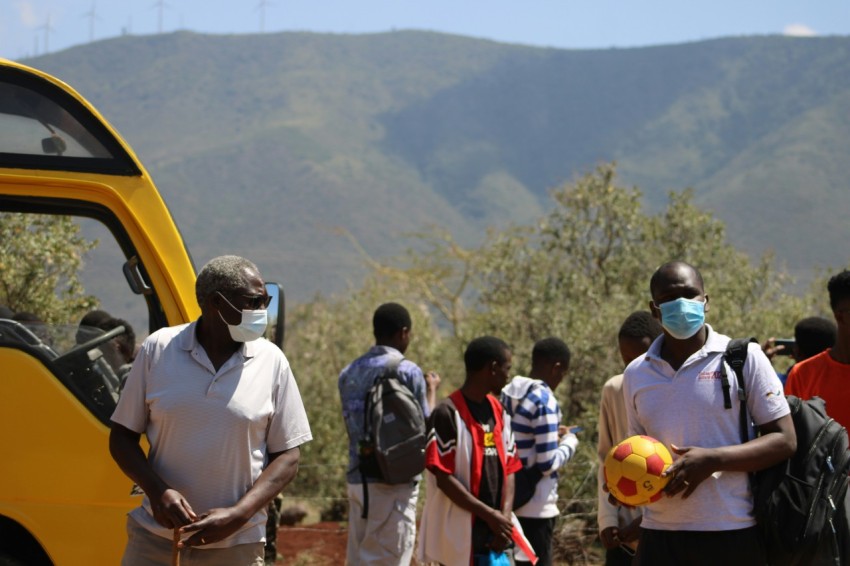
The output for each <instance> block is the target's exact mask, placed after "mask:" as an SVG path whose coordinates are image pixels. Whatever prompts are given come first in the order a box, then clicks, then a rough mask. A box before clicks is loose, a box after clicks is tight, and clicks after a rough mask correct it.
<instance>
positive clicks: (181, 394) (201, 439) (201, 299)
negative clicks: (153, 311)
mask: <svg viewBox="0 0 850 566" xmlns="http://www.w3.org/2000/svg"><path fill="white" fill-rule="evenodd" d="M195 289H196V294H197V298H198V303H199V304H200V306H201V313H202V314H201V317H200V318H199V319H198V320H197V321H195V322H192V323H190V324H185V325H182V326H176V327H172V328H163V329H161V330H158V331H157V332H154V333H153V334H152V335H151V336H150V337H148V339H147V340H145V341H144V343H143V344H142V346H141V349H140V351H139V353H138V355H137V357H136V359H135V362H134V364H133V369H132V370H131V372H130V374H129V376H128V378H127V382H126V385H125V386H124V389H123V391H122V394H121V398H120V400H119V402H118V406H117V408H116V409H115V412H114V414H113V415H112V432H111V434H110V438H109V448H110V452H111V453H112V457H113V458H114V459H115V461H116V462H117V463H118V465H119V466H120V467H121V469H122V470H123V471H124V473H125V474H127V476H129V477H130V478H131V479H132V480H133V481H135V482H136V483H137V484H138V485H139V486H140V487H141V488H142V490H143V491H144V492H145V498H144V500H143V502H142V505H141V506H140V507H138V508H136V509H134V510H133V511H131V512H130V514H129V517H128V520H127V533H128V543H127V547H126V549H125V552H124V558H123V560H122V564H123V565H124V566H139V565H144V566H148V565H155V564H156V565H158V564H162V565H168V564H171V553H172V540H173V533H174V529H179V535H180V536H181V538H182V542H181V543H180V546H181V549H182V550H181V553H182V555H183V556H184V559H185V560H186V562H191V563H192V564H204V565H222V566H223V565H228V566H241V565H252V566H261V565H262V564H263V546H264V545H263V541H264V539H265V525H266V507H267V505H268V503H269V501H270V500H271V499H272V498H274V496H275V495H276V494H278V493H280V491H281V490H282V489H283V488H284V487H285V486H286V485H287V484H288V483H289V482H291V481H292V479H293V478H294V477H295V474H296V472H297V471H298V459H299V456H300V452H299V448H298V447H299V446H300V445H301V444H303V443H305V442H307V441H309V440H311V439H312V434H311V432H310V426H309V424H308V422H307V416H306V413H305V411H304V405H303V403H302V401H301V395H300V393H299V391H298V386H297V384H296V383H295V378H294V377H293V375H292V370H291V369H290V367H289V362H288V361H287V359H286V357H285V356H284V355H283V353H282V352H281V351H280V350H279V349H278V348H277V347H276V346H275V345H273V344H271V343H270V342H267V341H266V340H264V339H259V338H260V336H262V333H263V330H264V329H265V326H266V311H265V309H266V307H267V306H268V303H269V297H268V295H267V293H266V290H265V284H264V282H263V279H262V277H261V276H260V273H259V270H258V269H257V267H256V266H255V265H254V264H253V263H251V262H250V261H248V260H246V259H243V258H240V257H236V256H222V257H218V258H215V259H213V260H212V261H210V262H209V263H208V264H207V265H206V266H204V268H203V269H202V270H201V272H200V274H199V275H198V280H197V283H196V286H195ZM142 433H144V434H145V435H146V436H147V438H148V441H149V442H150V447H151V448H150V454H149V455H148V456H147V457H146V456H145V453H144V452H143V450H142V448H141V446H140V444H139V440H140V437H141V434H142Z"/></svg>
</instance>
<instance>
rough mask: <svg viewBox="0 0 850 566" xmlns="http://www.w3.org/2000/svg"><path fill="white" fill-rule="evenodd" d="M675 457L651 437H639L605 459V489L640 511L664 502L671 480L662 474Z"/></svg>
mask: <svg viewBox="0 0 850 566" xmlns="http://www.w3.org/2000/svg"><path fill="white" fill-rule="evenodd" d="M672 463H673V457H672V456H671V455H670V451H669V450H667V447H666V446H664V445H663V444H661V443H660V442H658V441H657V440H655V439H654V438H652V437H651V436H643V435H635V436H631V437H629V438H627V439H625V440H624V441H622V442H620V443H619V444H617V445H616V446H614V447H613V448H611V450H610V451H609V452H608V455H607V456H606V457H605V467H604V470H605V485H606V486H608V491H609V492H610V493H611V494H612V495H613V496H614V497H615V498H617V500H618V501H620V502H621V503H625V504H626V505H631V506H633V507H637V506H639V505H648V504H650V503H653V502H655V501H658V500H659V499H660V498H661V495H662V493H661V490H662V489H664V486H665V485H667V481H668V480H669V479H670V478H665V477H661V473H662V472H663V471H664V470H666V469H667V468H668V467H670V464H672Z"/></svg>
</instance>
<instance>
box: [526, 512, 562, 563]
mask: <svg viewBox="0 0 850 566" xmlns="http://www.w3.org/2000/svg"><path fill="white" fill-rule="evenodd" d="M517 519H519V524H520V525H522V531H523V532H524V533H525V538H527V539H528V542H530V543H531V548H533V549H534V553H535V554H536V555H537V559H538V561H537V566H552V535H553V534H554V532H555V520H556V519H557V517H550V518H548V519H531V518H529V517H517ZM516 564H517V566H524V565H525V564H531V562H521V561H519V560H517V561H516Z"/></svg>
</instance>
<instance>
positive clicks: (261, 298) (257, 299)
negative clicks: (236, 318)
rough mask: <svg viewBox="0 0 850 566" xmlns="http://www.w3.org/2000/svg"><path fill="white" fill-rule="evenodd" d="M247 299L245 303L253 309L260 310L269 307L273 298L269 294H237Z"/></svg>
mask: <svg viewBox="0 0 850 566" xmlns="http://www.w3.org/2000/svg"><path fill="white" fill-rule="evenodd" d="M237 296H238V297H242V298H243V299H245V301H246V302H245V304H246V305H247V306H248V308H249V309H251V310H252V311H258V310H262V309H266V308H268V307H269V303H271V302H272V298H271V296H269V295H237Z"/></svg>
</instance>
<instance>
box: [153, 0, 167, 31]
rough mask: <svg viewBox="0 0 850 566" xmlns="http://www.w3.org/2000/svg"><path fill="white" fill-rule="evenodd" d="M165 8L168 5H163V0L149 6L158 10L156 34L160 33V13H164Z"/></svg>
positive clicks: (157, 0)
mask: <svg viewBox="0 0 850 566" xmlns="http://www.w3.org/2000/svg"><path fill="white" fill-rule="evenodd" d="M166 6H168V4H166V3H165V0H156V2H154V3H153V5H152V6H151V7H152V8H157V9H158V10H159V14H158V18H157V29H156V32H157V33H159V34H161V33H162V13H163V12H164V11H165V8H166Z"/></svg>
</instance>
